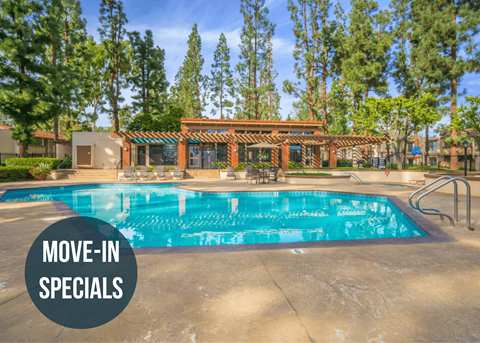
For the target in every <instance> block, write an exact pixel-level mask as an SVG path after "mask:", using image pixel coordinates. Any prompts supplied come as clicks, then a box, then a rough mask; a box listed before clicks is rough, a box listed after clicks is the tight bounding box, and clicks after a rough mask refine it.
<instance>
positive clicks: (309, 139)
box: [117, 132, 385, 149]
mask: <svg viewBox="0 0 480 343" xmlns="http://www.w3.org/2000/svg"><path fill="white" fill-rule="evenodd" d="M117 135H118V136H119V137H123V138H124V139H125V140H127V141H130V140H132V139H134V138H173V139H177V140H178V142H180V143H181V142H185V141H187V140H189V139H195V140H200V141H201V142H202V143H227V144H229V143H237V144H242V143H243V144H255V143H262V142H266V143H271V144H278V145H280V144H288V145H330V144H334V145H335V146H336V148H337V149H344V148H352V147H356V146H363V145H376V144H382V143H383V142H384V141H385V140H384V139H383V138H380V137H374V136H359V135H319V134H311V135H292V134H281V133H280V134H272V133H270V134H255V133H197V132H118V133H117Z"/></svg>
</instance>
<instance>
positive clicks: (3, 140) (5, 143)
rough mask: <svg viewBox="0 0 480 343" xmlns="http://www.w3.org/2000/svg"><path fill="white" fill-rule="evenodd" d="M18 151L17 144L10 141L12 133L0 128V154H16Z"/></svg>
mask: <svg viewBox="0 0 480 343" xmlns="http://www.w3.org/2000/svg"><path fill="white" fill-rule="evenodd" d="M18 151H19V147H18V144H17V142H16V141H14V140H13V139H12V131H10V130H6V129H1V128H0V153H4V154H18ZM2 159H3V158H2Z"/></svg>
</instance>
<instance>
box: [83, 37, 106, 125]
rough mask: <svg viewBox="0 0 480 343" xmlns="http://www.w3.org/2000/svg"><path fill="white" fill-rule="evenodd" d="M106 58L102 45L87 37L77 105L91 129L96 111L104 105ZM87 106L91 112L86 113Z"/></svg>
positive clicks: (96, 115) (95, 118)
mask: <svg viewBox="0 0 480 343" xmlns="http://www.w3.org/2000/svg"><path fill="white" fill-rule="evenodd" d="M107 60H108V56H107V53H106V51H105V49H104V48H103V46H102V45H100V44H97V43H96V42H95V40H94V39H93V37H89V39H88V41H87V42H86V43H85V45H84V51H83V54H82V57H81V61H80V65H81V66H82V69H81V73H82V80H83V82H82V83H81V88H80V92H81V96H80V100H81V101H80V102H79V104H78V107H79V111H80V112H81V113H82V114H83V115H84V117H85V119H86V121H87V122H88V123H91V125H92V130H93V131H95V130H96V128H95V122H96V121H97V119H98V117H99V115H98V113H99V112H100V109H101V108H102V107H103V106H104V105H105V101H104V97H105V95H104V90H105V88H106V85H107V84H108V80H109V77H108V75H107V72H106V70H107ZM88 108H91V109H92V110H93V112H91V113H90V112H89V113H87V109H88Z"/></svg>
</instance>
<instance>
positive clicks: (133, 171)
mask: <svg viewBox="0 0 480 343" xmlns="http://www.w3.org/2000/svg"><path fill="white" fill-rule="evenodd" d="M133 174H135V183H137V171H136V170H135V168H134V167H132V171H131V172H130V181H129V184H130V185H132V177H133Z"/></svg>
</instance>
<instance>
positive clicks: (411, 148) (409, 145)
mask: <svg viewBox="0 0 480 343" xmlns="http://www.w3.org/2000/svg"><path fill="white" fill-rule="evenodd" d="M412 150H413V143H408V151H412Z"/></svg>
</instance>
